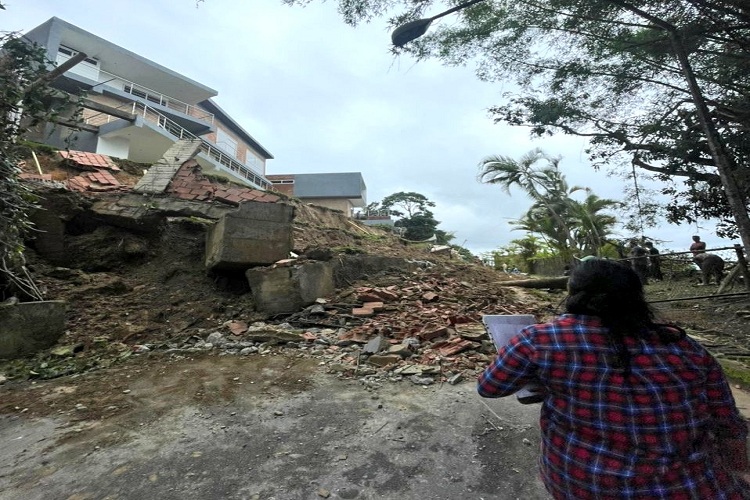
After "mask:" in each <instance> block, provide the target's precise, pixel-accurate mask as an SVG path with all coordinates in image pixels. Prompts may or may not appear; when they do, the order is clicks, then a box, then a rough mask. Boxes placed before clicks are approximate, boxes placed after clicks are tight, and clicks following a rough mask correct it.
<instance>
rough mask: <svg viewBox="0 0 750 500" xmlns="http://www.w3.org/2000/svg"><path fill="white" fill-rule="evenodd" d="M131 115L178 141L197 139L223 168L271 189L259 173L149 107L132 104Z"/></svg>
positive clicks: (204, 149)
mask: <svg viewBox="0 0 750 500" xmlns="http://www.w3.org/2000/svg"><path fill="white" fill-rule="evenodd" d="M133 114H140V115H141V116H143V118H144V119H145V120H148V121H149V122H151V123H154V124H156V126H158V127H160V128H162V129H164V130H166V131H167V132H169V134H170V135H172V136H174V137H176V138H178V139H192V140H195V139H198V140H199V141H201V147H200V150H201V152H203V153H205V154H206V155H207V156H208V157H210V158H212V159H213V160H215V161H216V162H217V163H219V164H220V165H222V166H224V167H225V168H227V169H228V170H230V171H231V172H234V174H235V175H236V176H238V177H242V178H244V179H247V180H248V181H250V182H251V183H253V184H254V185H255V186H257V187H259V188H260V189H271V187H272V185H271V183H270V182H268V181H267V180H266V179H265V178H264V177H263V176H262V175H261V174H260V173H258V172H255V171H253V170H252V169H251V168H249V167H248V166H247V165H245V164H243V163H240V162H239V161H237V160H236V159H235V158H234V157H233V156H231V155H229V154H227V153H225V152H224V151H222V150H221V149H220V148H218V147H217V146H216V145H215V144H211V143H210V142H208V141H207V140H205V139H203V138H202V137H198V136H196V135H195V134H193V133H192V132H190V131H188V130H186V129H185V128H183V127H181V126H180V125H179V124H177V123H175V122H174V121H172V120H170V119H169V118H167V117H166V116H164V115H163V114H161V113H159V112H158V111H157V110H155V109H154V108H152V107H150V106H146V105H144V104H142V103H133Z"/></svg>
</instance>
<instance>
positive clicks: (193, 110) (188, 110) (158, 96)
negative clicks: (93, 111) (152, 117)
mask: <svg viewBox="0 0 750 500" xmlns="http://www.w3.org/2000/svg"><path fill="white" fill-rule="evenodd" d="M99 73H100V75H104V76H105V77H109V79H105V80H104V81H102V82H101V83H102V84H106V85H109V86H111V87H116V88H120V87H119V85H113V83H114V82H115V81H116V82H118V83H120V84H122V88H121V90H122V91H123V92H125V93H127V94H130V95H132V96H135V97H139V98H141V99H144V100H146V101H148V102H152V103H154V104H159V105H161V106H165V107H167V108H169V109H173V110H175V111H178V112H180V113H183V114H186V115H189V116H192V117H194V118H198V119H199V120H206V121H208V122H210V123H213V122H214V114H213V113H210V112H208V111H205V110H203V109H200V108H198V107H197V106H195V105H193V104H188V103H186V102H183V101H181V100H179V99H176V98H174V97H171V96H168V95H165V94H162V93H161V92H157V91H155V90H152V89H149V88H148V87H144V86H143V85H139V84H137V83H135V82H132V81H130V80H128V79H126V78H123V77H121V76H119V75H115V74H113V73H109V72H107V71H104V70H99Z"/></svg>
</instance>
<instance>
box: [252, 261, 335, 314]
mask: <svg viewBox="0 0 750 500" xmlns="http://www.w3.org/2000/svg"><path fill="white" fill-rule="evenodd" d="M245 276H246V277H247V281H248V283H249V284H250V290H251V291H252V294H253V300H254V302H255V307H256V308H257V309H258V310H259V311H263V312H266V313H269V314H283V313H293V312H296V311H299V310H300V309H302V308H304V307H306V306H308V305H310V304H312V303H314V302H315V299H317V298H318V297H326V296H328V295H331V294H333V292H334V286H333V268H332V266H331V264H330V263H328V262H305V263H304V264H300V265H296V266H291V267H277V268H272V269H268V268H256V269H248V270H247V272H246V273H245Z"/></svg>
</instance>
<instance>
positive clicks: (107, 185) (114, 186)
mask: <svg viewBox="0 0 750 500" xmlns="http://www.w3.org/2000/svg"><path fill="white" fill-rule="evenodd" d="M68 188H69V189H71V190H73V191H96V192H103V191H118V190H121V189H122V188H123V186H122V184H120V182H119V181H118V180H117V179H115V177H114V176H113V175H112V174H110V173H109V172H107V171H106V170H97V171H95V172H84V173H82V174H81V175H77V176H75V177H71V178H70V179H68ZM128 189H129V188H128Z"/></svg>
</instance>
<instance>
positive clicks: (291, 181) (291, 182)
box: [271, 179, 294, 184]
mask: <svg viewBox="0 0 750 500" xmlns="http://www.w3.org/2000/svg"><path fill="white" fill-rule="evenodd" d="M271 183H272V184H294V179H281V180H274V181H271Z"/></svg>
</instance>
